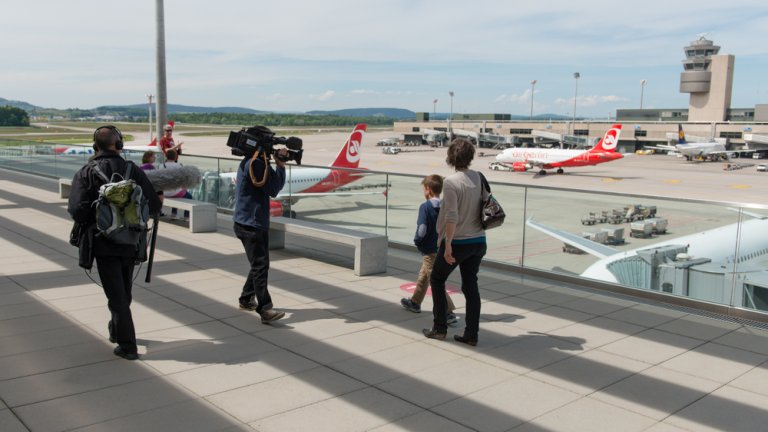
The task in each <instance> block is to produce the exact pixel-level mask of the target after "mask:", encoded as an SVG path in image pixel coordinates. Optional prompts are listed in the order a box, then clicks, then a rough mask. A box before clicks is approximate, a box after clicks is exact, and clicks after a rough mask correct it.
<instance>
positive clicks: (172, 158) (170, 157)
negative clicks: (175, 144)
mask: <svg viewBox="0 0 768 432" xmlns="http://www.w3.org/2000/svg"><path fill="white" fill-rule="evenodd" d="M176 156H177V154H176V150H168V151H167V152H165V158H166V159H167V160H169V161H170V162H174V161H176Z"/></svg>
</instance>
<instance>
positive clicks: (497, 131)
mask: <svg viewBox="0 0 768 432" xmlns="http://www.w3.org/2000/svg"><path fill="white" fill-rule="evenodd" d="M719 50H720V47H719V46H717V45H714V43H713V42H712V41H710V40H707V39H705V38H703V37H701V38H699V39H698V40H696V41H693V42H691V43H690V45H688V46H686V47H685V48H684V52H685V56H686V58H685V59H684V60H683V72H681V74H680V92H681V93H689V94H690V101H689V104H688V107H687V108H669V109H618V110H617V111H616V115H615V118H613V119H578V118H577V119H576V120H575V121H570V120H566V121H552V120H515V121H513V120H511V116H510V115H508V114H453V115H452V118H451V119H450V120H447V119H446V120H442V119H441V120H437V119H430V116H429V113H417V116H416V121H413V122H397V123H395V132H399V133H402V134H403V135H404V136H405V137H406V139H405V140H406V141H413V140H414V139H417V138H418V137H419V136H420V135H421V136H422V138H423V143H425V144H436V143H437V144H443V143H444V142H445V141H447V138H445V137H447V134H448V131H449V130H450V134H451V135H453V136H466V137H469V138H472V139H473V140H475V142H477V143H478V145H479V146H480V147H509V146H516V147H521V146H552V145H558V146H560V145H562V146H567V147H589V146H591V145H593V144H594V143H595V141H596V140H597V139H599V137H602V136H603V134H604V133H605V131H606V130H608V129H609V128H610V126H611V125H612V124H614V123H622V124H624V130H623V132H622V135H621V139H620V141H619V146H618V150H619V151H621V152H624V153H626V152H634V151H637V150H642V149H643V147H644V146H645V145H656V144H670V143H672V144H674V143H676V142H677V138H678V126H677V125H678V124H682V125H683V128H684V130H685V133H686V138H687V139H688V141H691V142H706V141H713V140H714V141H717V142H720V143H721V144H724V145H725V146H726V148H727V149H728V150H733V151H738V150H742V149H744V150H747V149H752V150H754V149H757V150H758V152H757V154H758V156H759V157H768V104H759V105H756V106H755V107H753V108H731V93H732V88H733V68H734V63H735V57H734V56H733V55H720V54H718V53H719ZM440 133H443V134H444V135H445V137H443V136H441V135H440Z"/></svg>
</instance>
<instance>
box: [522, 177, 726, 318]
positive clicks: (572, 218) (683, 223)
mask: <svg viewBox="0 0 768 432" xmlns="http://www.w3.org/2000/svg"><path fill="white" fill-rule="evenodd" d="M527 208H528V216H529V217H530V218H532V221H531V222H529V223H528V224H527V228H526V254H525V265H526V267H531V268H537V269H542V270H546V271H552V272H556V273H563V274H568V275H572V276H580V277H584V278H587V279H594V280H598V281H601V282H608V283H615V284H619V285H623V286H626V287H630V288H635V289H641V290H651V291H656V292H663V293H667V294H671V295H677V296H682V297H687V298H692V299H697V300H703V301H707V302H712V303H716V304H721V305H729V304H731V297H732V294H733V291H732V283H731V282H732V276H733V274H730V275H729V274H728V273H727V272H726V271H725V268H724V267H723V266H727V263H728V262H729V261H731V262H732V260H733V257H734V255H735V253H736V246H737V238H738V230H739V227H740V225H739V224H738V222H739V214H738V213H737V212H734V211H730V210H729V209H728V208H727V207H726V206H724V205H720V204H715V203H711V204H710V203H701V202H692V201H681V200H670V199H662V198H648V197H640V196H629V195H605V194H596V193H587V192H574V191H564V190H547V189H529V191H528V201H527ZM731 267H732V265H731Z"/></svg>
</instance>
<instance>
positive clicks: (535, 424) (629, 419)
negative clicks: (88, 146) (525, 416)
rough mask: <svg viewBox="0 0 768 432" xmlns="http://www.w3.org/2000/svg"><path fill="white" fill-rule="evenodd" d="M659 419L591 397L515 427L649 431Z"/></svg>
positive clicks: (518, 431) (517, 431) (520, 429)
mask: <svg viewBox="0 0 768 432" xmlns="http://www.w3.org/2000/svg"><path fill="white" fill-rule="evenodd" d="M655 422H656V421H655V420H654V419H651V418H648V417H644V416H642V415H640V414H636V413H633V412H631V411H627V410H625V409H622V408H619V407H616V406H613V405H609V404H606V403H602V402H600V401H596V400H594V399H590V398H581V399H578V400H576V401H574V402H572V403H570V404H568V405H566V406H564V407H561V408H558V409H555V410H553V411H550V412H548V413H546V414H544V415H542V416H540V417H537V418H535V419H534V420H533V421H531V422H530V423H527V424H524V425H522V426H520V427H518V428H515V429H513V431H514V432H526V431H541V430H550V431H585V432H586V431H589V432H600V431H604V432H615V431H619V430H620V431H622V432H631V431H645V430H647V428H648V427H650V426H652V425H653V424H655Z"/></svg>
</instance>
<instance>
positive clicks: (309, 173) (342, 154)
mask: <svg viewBox="0 0 768 432" xmlns="http://www.w3.org/2000/svg"><path fill="white" fill-rule="evenodd" d="M366 129H367V125H365V124H358V125H357V126H355V129H354V130H353V131H352V133H351V134H350V135H349V138H347V140H346V142H345V143H344V145H343V146H342V148H341V150H340V151H339V154H338V155H337V156H336V159H335V160H334V161H333V163H331V164H330V165H329V167H328V168H309V167H307V168H304V167H291V169H288V170H286V179H285V186H283V189H282V190H280V192H279V193H278V195H277V197H275V198H274V199H273V200H272V201H271V202H270V214H271V215H272V216H281V215H283V214H284V213H285V212H287V210H288V209H287V208H285V207H286V206H285V205H286V204H294V203H296V202H297V201H298V200H300V199H303V198H306V197H322V196H326V195H334V196H349V195H371V194H372V193H379V192H370V191H369V192H365V191H338V190H337V189H338V188H340V187H342V186H345V185H347V184H349V183H352V182H354V181H356V180H359V179H360V178H362V177H364V176H365V175H366V173H361V172H359V171H356V170H355V169H356V168H358V167H359V165H360V146H361V144H362V141H363V134H364V133H365V131H366ZM221 178H222V179H227V178H228V179H229V182H230V183H231V184H234V183H235V181H236V173H234V172H232V173H223V174H221Z"/></svg>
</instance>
